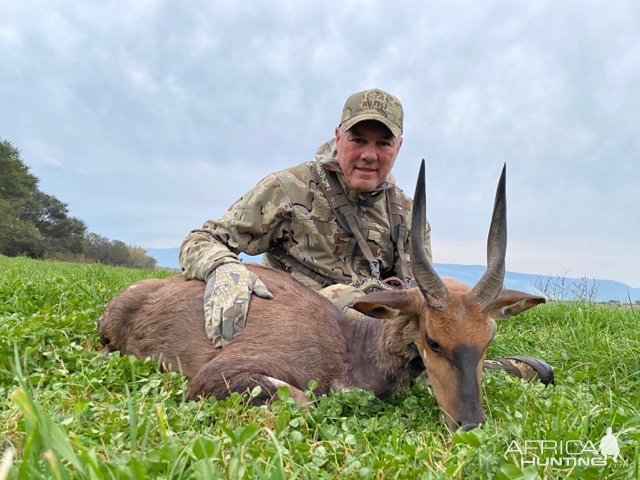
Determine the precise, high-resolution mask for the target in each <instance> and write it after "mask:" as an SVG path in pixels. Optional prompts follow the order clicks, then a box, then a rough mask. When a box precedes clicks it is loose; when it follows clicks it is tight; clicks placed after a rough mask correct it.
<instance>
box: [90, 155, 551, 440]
mask: <svg viewBox="0 0 640 480" xmlns="http://www.w3.org/2000/svg"><path fill="white" fill-rule="evenodd" d="M505 173H506V166H505V168H503V170H502V175H501V177H500V181H499V184H498V189H497V193H496V198H495V204H494V209H493V216H492V221H491V226H490V229H489V237H488V249H487V250H488V268H487V270H486V272H485V273H484V274H483V276H482V278H481V279H480V280H479V281H478V283H477V284H476V285H475V286H474V287H473V288H469V287H467V286H465V285H463V284H461V283H459V282H457V281H456V280H453V279H449V278H444V279H441V278H440V277H439V276H438V275H437V273H436V272H435V270H434V269H433V266H432V265H431V264H430V262H429V261H428V258H427V255H426V252H425V250H424V246H423V245H424V232H425V219H426V198H425V180H424V161H423V163H422V165H421V167H420V172H419V175H418V182H417V186H416V192H415V196H414V205H413V211H412V225H413V227H412V229H411V236H410V244H411V249H412V250H411V255H412V269H413V275H414V278H415V282H416V284H417V287H414V288H408V289H404V290H393V291H391V290H390V291H382V292H377V293H373V294H369V295H365V296H363V297H361V298H359V299H358V300H357V301H356V302H355V303H354V305H353V308H355V309H356V310H358V311H360V312H363V313H365V314H366V315H368V316H369V317H371V318H367V319H354V318H350V317H347V316H345V315H344V314H343V313H342V312H341V310H340V309H338V308H337V307H336V306H334V305H333V304H332V303H331V302H330V301H329V300H327V299H325V298H324V297H322V296H321V295H319V294H318V293H317V292H315V291H313V290H312V289H310V288H308V287H306V286H304V285H302V284H301V283H299V282H298V281H297V280H295V279H294V278H293V277H292V276H290V275H289V274H288V273H286V272H284V271H280V270H274V269H270V268H266V267H262V266H259V265H248V267H249V268H250V269H251V270H252V271H253V272H254V273H256V274H257V275H258V277H260V279H262V281H263V282H264V283H265V284H266V285H267V287H268V288H269V290H270V291H271V292H272V293H273V299H271V300H265V299H261V298H258V297H254V298H253V299H252V301H251V305H250V308H249V311H248V316H247V320H246V324H245V328H244V330H243V331H241V332H240V333H239V334H238V335H237V337H236V338H235V339H234V340H233V341H232V342H231V343H230V344H229V345H228V346H227V347H225V348H223V349H216V348H214V347H213V346H212V344H211V341H210V340H209V339H208V338H207V335H206V334H205V329H204V310H203V304H202V301H203V300H202V299H203V296H204V290H205V283H204V282H202V281H198V280H185V279H184V278H183V277H182V276H176V277H172V278H169V279H165V280H158V279H152V280H143V281H141V282H138V283H136V284H134V285H133V286H131V287H129V288H128V289H127V290H125V291H124V292H123V293H121V294H120V295H118V296H116V297H115V298H114V299H113V300H112V301H111V302H110V303H109V305H107V307H106V309H105V311H104V313H103V315H102V316H101V317H100V319H99V321H98V332H99V335H100V340H101V342H102V343H103V344H104V345H105V346H106V347H107V348H108V350H110V351H115V350H119V351H120V352H122V353H123V354H132V355H135V356H137V357H140V358H145V357H153V358H156V359H158V360H159V361H161V362H162V364H163V365H164V366H166V367H168V368H172V369H176V370H180V371H182V372H183V373H184V375H186V377H187V378H188V380H189V388H188V391H187V398H188V399H197V398H199V397H206V396H214V397H217V398H224V397H226V396H228V395H229V394H230V392H246V391H247V390H252V389H253V388H254V387H255V386H260V387H261V393H260V395H259V396H258V397H255V398H253V399H252V401H253V402H254V403H265V402H268V401H269V400H270V399H272V397H273V395H274V394H275V393H276V391H277V389H278V387H280V386H288V387H289V388H290V390H291V394H292V397H293V398H294V399H296V400H298V401H301V402H303V401H305V400H306V398H305V395H304V393H303V391H304V390H305V389H306V388H307V387H308V385H309V382H310V381H311V380H315V381H316V382H317V390H316V393H317V394H328V393H330V391H331V390H344V389H348V388H351V387H360V388H363V389H368V390H372V391H373V392H374V393H375V394H376V395H377V396H378V397H379V398H381V399H385V398H388V397H389V396H391V395H393V394H394V393H396V392H397V391H398V390H399V389H400V388H402V387H403V386H404V385H406V384H407V383H408V382H409V381H410V380H411V379H413V378H415V377H416V376H418V375H419V374H420V373H421V372H423V371H424V370H425V369H426V372H427V376H428V379H429V382H430V383H431V386H432V388H433V393H434V395H435V397H436V400H437V402H438V404H439V405H440V407H441V409H442V411H443V412H444V416H445V420H446V422H447V424H448V426H449V427H450V428H451V429H452V430H455V429H457V428H458V427H462V428H464V429H469V428H473V427H475V426H477V425H479V424H481V423H483V422H484V421H485V415H484V411H483V407H482V398H481V390H480V387H481V385H480V382H481V378H482V370H483V357H484V353H485V351H486V349H487V346H488V345H489V342H490V341H491V340H492V338H493V336H494V335H495V332H496V328H495V321H494V320H497V319H503V318H507V317H510V316H512V315H515V314H517V313H520V312H522V311H524V310H527V309H529V308H531V307H533V306H535V305H538V304H540V303H543V302H544V301H545V300H544V298H542V297H537V296H532V295H529V294H527V293H523V292H517V291H513V290H503V289H502V282H503V278H504V272H505V251H506V242H507V236H506V235H507V230H506V198H505Z"/></svg>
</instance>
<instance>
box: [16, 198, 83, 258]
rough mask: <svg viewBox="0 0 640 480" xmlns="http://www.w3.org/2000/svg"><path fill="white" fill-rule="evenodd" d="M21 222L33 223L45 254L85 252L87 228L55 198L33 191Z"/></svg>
mask: <svg viewBox="0 0 640 480" xmlns="http://www.w3.org/2000/svg"><path fill="white" fill-rule="evenodd" d="M20 219H21V220H24V221H28V222H31V223H33V224H34V225H35V226H36V228H37V229H38V230H39V231H40V233H41V235H42V237H43V243H44V247H45V250H46V251H47V253H49V254H53V253H55V252H62V253H72V254H80V253H83V252H84V243H83V239H84V234H85V231H86V230H87V227H86V225H85V224H84V222H83V221H82V220H79V219H77V218H75V217H69V215H68V208H67V204H66V203H62V202H61V201H60V200H58V199H57V198H56V197H54V196H52V195H47V194H46V193H43V192H41V191H40V190H36V191H35V192H33V193H32V194H31V196H30V197H29V198H28V199H27V201H26V202H25V204H24V206H23V208H22V214H21V215H20Z"/></svg>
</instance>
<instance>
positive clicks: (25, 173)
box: [0, 141, 86, 258]
mask: <svg viewBox="0 0 640 480" xmlns="http://www.w3.org/2000/svg"><path fill="white" fill-rule="evenodd" d="M0 201H2V204H1V206H2V208H1V209H0V253H2V254H4V255H28V256H30V257H35V258H41V257H44V256H55V255H56V254H59V253H63V254H76V255H79V254H82V253H83V252H84V242H83V238H84V234H85V231H86V226H85V224H84V222H83V221H82V220H79V219H77V218H75V217H70V216H69V211H68V208H67V204H65V203H63V202H61V201H60V200H58V199H57V198H56V197H54V196H52V195H48V194H46V193H44V192H42V191H40V190H39V189H38V179H37V177H35V176H34V175H32V174H31V173H30V172H29V168H28V167H27V166H26V165H25V164H24V163H23V162H22V160H21V159H20V152H19V151H18V150H17V149H16V148H15V147H13V145H11V143H9V142H7V141H1V142H0Z"/></svg>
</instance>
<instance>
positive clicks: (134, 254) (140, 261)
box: [128, 245, 158, 268]
mask: <svg viewBox="0 0 640 480" xmlns="http://www.w3.org/2000/svg"><path fill="white" fill-rule="evenodd" d="M128 248H129V266H130V267H134V268H155V267H156V266H157V263H158V262H156V259H155V258H153V257H150V256H149V255H147V251H146V250H145V249H144V248H142V247H135V246H131V245H129V246H128Z"/></svg>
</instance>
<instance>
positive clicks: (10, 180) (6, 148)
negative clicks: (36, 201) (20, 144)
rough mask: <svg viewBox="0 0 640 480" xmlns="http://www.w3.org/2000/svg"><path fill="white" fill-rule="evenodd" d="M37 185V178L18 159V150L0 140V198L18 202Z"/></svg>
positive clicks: (27, 195) (26, 196)
mask: <svg viewBox="0 0 640 480" xmlns="http://www.w3.org/2000/svg"><path fill="white" fill-rule="evenodd" d="M37 187H38V179H37V178H36V177H35V176H33V175H32V174H31V173H30V172H29V168H28V167H27V166H26V165H25V164H24V163H23V162H22V160H20V152H19V151H18V150H17V149H16V148H15V147H14V146H13V145H11V143H9V142H7V141H0V198H3V199H5V200H7V201H9V202H10V203H12V204H13V203H20V202H23V201H24V200H25V199H26V198H28V197H29V195H31V194H32V193H33V192H34V191H35V190H36V189H37Z"/></svg>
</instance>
